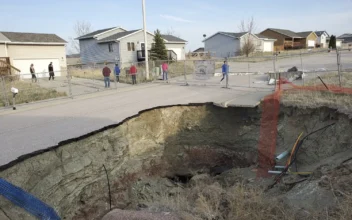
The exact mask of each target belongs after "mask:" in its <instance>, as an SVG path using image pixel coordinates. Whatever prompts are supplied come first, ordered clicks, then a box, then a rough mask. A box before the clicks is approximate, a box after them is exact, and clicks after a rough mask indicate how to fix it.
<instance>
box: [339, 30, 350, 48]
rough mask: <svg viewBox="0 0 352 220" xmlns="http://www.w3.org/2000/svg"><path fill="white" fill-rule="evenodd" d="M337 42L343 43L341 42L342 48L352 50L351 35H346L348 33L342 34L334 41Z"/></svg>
mask: <svg viewBox="0 0 352 220" xmlns="http://www.w3.org/2000/svg"><path fill="white" fill-rule="evenodd" d="M337 40H342V41H343V42H342V47H344V48H352V34H348V33H346V34H343V35H341V36H339V37H338V38H337V39H336V41H337ZM336 44H337V42H336Z"/></svg>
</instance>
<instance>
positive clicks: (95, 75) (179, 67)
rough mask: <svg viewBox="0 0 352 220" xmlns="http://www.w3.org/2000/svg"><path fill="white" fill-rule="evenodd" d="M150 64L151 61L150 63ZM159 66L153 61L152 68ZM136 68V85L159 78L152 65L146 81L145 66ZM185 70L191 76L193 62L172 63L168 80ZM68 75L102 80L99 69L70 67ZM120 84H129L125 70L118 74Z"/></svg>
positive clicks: (129, 77)
mask: <svg viewBox="0 0 352 220" xmlns="http://www.w3.org/2000/svg"><path fill="white" fill-rule="evenodd" d="M151 62H152V61H151ZM160 65H161V62H160V61H154V66H157V67H159V66H160ZM109 67H110V69H111V70H113V67H112V66H109ZM136 67H137V71H138V72H137V82H138V83H143V82H151V81H153V80H158V78H159V76H158V75H157V74H155V70H153V65H151V64H150V65H149V74H150V79H149V80H146V79H145V69H146V68H145V65H143V64H139V65H138V66H136ZM185 70H186V74H192V73H193V72H194V62H193V60H192V61H179V62H173V63H170V64H169V72H168V77H169V78H174V77H178V76H183V75H184V72H185ZM69 73H70V74H71V75H72V76H73V77H79V78H85V79H95V80H103V76H102V70H101V68H94V67H90V68H84V69H81V68H75V67H71V68H70V69H69ZM110 78H111V79H113V78H114V75H113V74H112V75H111V76H110ZM120 82H121V83H128V84H131V83H132V80H131V76H130V75H126V71H125V69H123V70H121V73H120Z"/></svg>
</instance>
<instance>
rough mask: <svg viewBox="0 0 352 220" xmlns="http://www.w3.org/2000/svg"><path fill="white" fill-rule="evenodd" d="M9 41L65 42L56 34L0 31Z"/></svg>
mask: <svg viewBox="0 0 352 220" xmlns="http://www.w3.org/2000/svg"><path fill="white" fill-rule="evenodd" d="M0 33H1V34H2V35H3V36H5V37H6V38H7V39H8V40H9V41H10V42H16V43H62V44H65V43H67V42H66V41H65V40H64V39H62V38H61V37H59V36H57V35H56V34H38V33H21V32H5V31H1V32H0Z"/></svg>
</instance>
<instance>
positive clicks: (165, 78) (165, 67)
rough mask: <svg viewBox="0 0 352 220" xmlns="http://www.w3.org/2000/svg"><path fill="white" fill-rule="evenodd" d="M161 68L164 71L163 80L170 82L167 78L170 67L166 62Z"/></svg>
mask: <svg viewBox="0 0 352 220" xmlns="http://www.w3.org/2000/svg"><path fill="white" fill-rule="evenodd" d="M161 68H162V69H163V80H168V78H167V72H168V71H169V66H168V65H167V63H166V62H164V63H163V64H162V65H161Z"/></svg>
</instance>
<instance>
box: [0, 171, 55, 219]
mask: <svg viewBox="0 0 352 220" xmlns="http://www.w3.org/2000/svg"><path fill="white" fill-rule="evenodd" d="M0 195H2V196H3V197H5V198H6V199H8V200H10V201H11V202H12V203H13V204H15V205H17V206H19V207H21V208H23V209H25V210H26V211H27V212H29V213H31V214H32V215H34V216H35V217H37V218H38V219H41V220H60V217H59V216H58V215H57V213H56V212H55V210H54V209H53V208H51V207H50V206H48V205H47V204H45V203H43V202H42V201H40V200H39V199H38V198H36V197H34V196H33V195H31V194H29V193H27V192H26V191H24V190H23V189H21V188H19V187H17V186H15V185H13V184H11V183H9V182H7V181H6V180H4V179H2V178H0Z"/></svg>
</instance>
